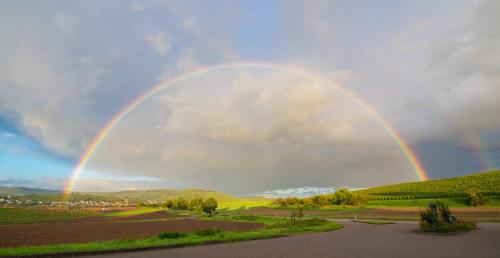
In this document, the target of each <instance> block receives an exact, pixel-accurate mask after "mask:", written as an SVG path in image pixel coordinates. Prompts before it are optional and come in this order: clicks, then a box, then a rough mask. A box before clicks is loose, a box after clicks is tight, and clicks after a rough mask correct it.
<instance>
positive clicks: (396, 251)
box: [97, 221, 500, 258]
mask: <svg viewBox="0 0 500 258" xmlns="http://www.w3.org/2000/svg"><path fill="white" fill-rule="evenodd" d="M341 223H342V224H344V225H345V227H344V228H343V229H340V230H337V231H332V232H325V233H315V234H306V235H300V236H293V237H284V238H275V239H264V240H254V241H246V242H237V243H225V244H213V245H205V246H193V247H183V248H171V249H160V250H150V251H138V252H126V253H115V254H105V255H101V256H99V255H98V256H97V257H116V258H118V257H137V258H139V257H141V258H144V257H176V258H182V257H190V258H192V257H203V258H211V257H214V258H225V257H227V258H235V257H238V258H245V257H249V258H250V257H252V258H255V257H300V258H304V257H405V258H407V257H439V258H443V257H454V258H457V257H496V258H498V257H500V224H493V223H483V224H479V229H478V230H475V231H472V232H467V233H461V234H457V235H451V236H437V235H424V234H418V233H416V231H415V230H416V228H417V224H416V223H415V222H400V223H396V224H388V225H369V224H363V223H353V222H349V221H342V222H341Z"/></svg>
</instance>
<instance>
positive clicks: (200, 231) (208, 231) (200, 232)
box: [195, 228, 222, 236]
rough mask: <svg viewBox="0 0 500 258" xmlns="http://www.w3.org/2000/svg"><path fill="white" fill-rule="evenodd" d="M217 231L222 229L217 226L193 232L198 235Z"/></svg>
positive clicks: (219, 231)
mask: <svg viewBox="0 0 500 258" xmlns="http://www.w3.org/2000/svg"><path fill="white" fill-rule="evenodd" d="M219 233H222V231H221V230H220V229H218V228H207V229H202V230H198V231H196V232H195V234H196V235H198V236H213V235H216V234H219Z"/></svg>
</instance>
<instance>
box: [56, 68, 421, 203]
mask: <svg viewBox="0 0 500 258" xmlns="http://www.w3.org/2000/svg"><path fill="white" fill-rule="evenodd" d="M232 69H268V70H275V71H282V72H289V73H293V74H297V75H302V76H304V77H309V78H312V79H314V80H318V81H322V82H327V83H329V85H332V86H334V87H336V90H337V91H338V92H339V93H341V94H342V95H344V96H346V97H348V98H349V99H351V100H352V101H353V102H355V103H356V104H358V105H359V106H360V107H362V108H363V109H364V110H365V111H366V112H368V113H369V114H370V115H371V116H372V117H373V118H374V119H375V120H376V121H377V122H378V123H379V124H380V125H381V126H382V127H383V128H384V129H385V130H386V131H387V133H388V134H389V135H390V136H391V137H392V138H393V139H394V141H395V142H396V143H397V144H398V146H399V147H400V148H401V151H402V152H403V154H404V156H405V157H406V159H407V160H408V162H409V165H410V166H411V167H412V168H413V171H414V173H415V176H416V177H417V178H418V179H419V180H421V181H423V180H427V179H428V177H427V174H426V172H425V169H424V168H423V166H422V165H421V164H420V162H419V160H418V159H417V156H416V155H415V154H414V153H413V151H412V150H411V149H410V147H409V146H408V144H407V143H406V141H405V140H404V139H403V137H401V135H399V134H398V133H397V132H396V130H394V128H392V126H391V125H390V124H389V123H388V122H387V121H386V120H385V119H384V118H383V117H382V116H381V115H380V114H379V113H378V112H377V111H376V110H375V109H373V107H371V106H370V105H369V104H368V103H366V102H365V101H363V100H362V99H360V98H359V97H358V96H356V95H354V94H353V93H352V92H350V91H348V90H346V89H344V88H342V87H340V86H338V85H337V84H336V83H335V82H333V81H330V80H328V79H326V78H323V77H321V76H319V75H316V74H314V73H312V72H310V71H308V70H306V69H304V68H300V67H294V66H288V65H287V66H285V65H277V64H269V63H247V62H245V63H229V64H222V65H215V66H208V67H201V68H197V69H194V70H191V71H188V72H185V73H182V74H180V75H178V76H176V77H173V78H171V79H168V80H165V81H162V82H160V83H158V84H156V85H154V86H153V87H152V88H150V89H149V90H147V91H146V92H144V93H143V94H141V95H140V96H138V97H136V98H135V99H133V100H132V101H131V102H130V103H129V104H127V105H126V106H125V107H124V108H123V109H122V110H120V111H119V112H118V113H116V114H115V116H113V118H111V120H109V122H108V123H107V124H106V126H104V128H103V129H102V130H101V131H100V132H99V133H98V134H97V135H96V136H95V138H94V139H93V140H92V142H91V143H90V144H89V145H88V147H87V149H86V150H85V152H84V153H83V155H82V156H81V158H80V159H79V161H78V163H77V164H76V166H75V168H74V169H73V171H72V174H71V177H70V178H69V180H68V182H67V184H66V187H65V188H64V193H65V194H66V195H67V194H69V193H71V192H72V191H73V188H74V187H75V185H76V183H77V181H78V178H79V177H80V175H81V173H82V171H83V168H84V167H85V165H86V164H87V162H88V161H89V160H90V158H91V157H92V154H93V153H94V152H95V150H96V149H97V148H98V147H99V144H100V143H101V142H102V141H103V140H104V139H105V138H106V136H107V135H108V134H109V133H110V132H111V130H112V129H113V128H114V127H115V126H116V125H117V124H118V123H120V121H122V120H123V118H125V117H126V116H127V114H129V113H130V112H131V111H133V110H134V109H136V108H137V107H138V106H140V105H141V104H142V103H144V101H146V100H147V99H149V98H151V97H152V96H154V95H155V94H157V93H158V92H160V91H162V90H163V89H165V88H167V87H169V86H172V85H174V84H176V83H179V82H181V81H184V80H186V79H189V78H194V77H198V76H201V75H204V74H207V73H212V72H217V71H223V70H232Z"/></svg>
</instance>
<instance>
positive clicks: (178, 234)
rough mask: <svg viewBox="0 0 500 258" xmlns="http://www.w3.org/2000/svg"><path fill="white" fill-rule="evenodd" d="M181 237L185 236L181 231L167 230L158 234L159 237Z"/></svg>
mask: <svg viewBox="0 0 500 258" xmlns="http://www.w3.org/2000/svg"><path fill="white" fill-rule="evenodd" d="M181 237H187V234H186V233H181V232H175V231H169V232H163V233H161V234H159V235H158V238H159V239H177V238H181Z"/></svg>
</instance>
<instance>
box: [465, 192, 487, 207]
mask: <svg viewBox="0 0 500 258" xmlns="http://www.w3.org/2000/svg"><path fill="white" fill-rule="evenodd" d="M468 201H469V204H470V205H472V206H480V205H485V204H486V202H487V200H486V197H485V196H484V195H483V194H482V193H478V192H476V191H470V192H469V196H468Z"/></svg>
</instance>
